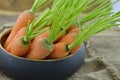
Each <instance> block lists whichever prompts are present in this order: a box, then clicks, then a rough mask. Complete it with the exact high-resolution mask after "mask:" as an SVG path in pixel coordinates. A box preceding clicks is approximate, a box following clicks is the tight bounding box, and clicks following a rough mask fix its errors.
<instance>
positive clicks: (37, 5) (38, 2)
mask: <svg viewBox="0 0 120 80" xmlns="http://www.w3.org/2000/svg"><path fill="white" fill-rule="evenodd" d="M51 1H52V0H35V2H34V4H33V6H32V8H31V9H30V11H31V12H32V13H33V14H34V13H35V12H37V11H38V10H40V9H41V8H43V7H44V6H45V5H46V4H48V3H49V2H51Z"/></svg>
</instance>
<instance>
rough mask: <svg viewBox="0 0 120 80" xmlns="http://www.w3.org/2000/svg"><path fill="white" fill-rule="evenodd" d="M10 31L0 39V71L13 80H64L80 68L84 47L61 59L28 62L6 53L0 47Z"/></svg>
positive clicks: (84, 51) (83, 56)
mask: <svg viewBox="0 0 120 80" xmlns="http://www.w3.org/2000/svg"><path fill="white" fill-rule="evenodd" d="M9 33H10V30H7V31H6V32H4V33H2V34H1V37H0V69H1V70H2V71H3V72H4V73H6V74H7V75H8V76H9V77H12V78H13V79H14V80H65V79H66V78H68V77H70V76H71V75H73V74H74V73H75V72H76V71H77V70H78V69H80V67H81V66H82V64H83V62H84V59H85V53H86V49H85V45H84V44H82V46H81V48H80V49H79V50H78V51H77V52H76V53H74V54H71V55H69V56H67V57H65V58H61V59H51V60H29V59H26V58H22V57H18V56H15V55H12V54H10V53H8V52H7V51H6V50H5V49H4V48H3V47H2V46H3V44H4V42H5V40H6V38H7V37H8V35H9Z"/></svg>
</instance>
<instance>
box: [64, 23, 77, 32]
mask: <svg viewBox="0 0 120 80" xmlns="http://www.w3.org/2000/svg"><path fill="white" fill-rule="evenodd" d="M74 28H76V26H75V25H72V26H70V27H69V28H68V29H67V31H66V32H67V33H69V32H70V31H71V30H73V29H74Z"/></svg>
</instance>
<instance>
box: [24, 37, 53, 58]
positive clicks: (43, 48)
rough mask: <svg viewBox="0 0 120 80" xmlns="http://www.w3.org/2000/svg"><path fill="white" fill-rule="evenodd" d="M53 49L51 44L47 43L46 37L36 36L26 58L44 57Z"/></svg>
mask: <svg viewBox="0 0 120 80" xmlns="http://www.w3.org/2000/svg"><path fill="white" fill-rule="evenodd" d="M52 50H53V45H52V44H48V42H47V39H46V38H44V37H41V38H37V40H36V43H34V45H32V47H31V49H30V52H29V53H28V54H27V56H26V58H29V59H33V60H38V59H44V58H46V57H47V56H48V55H49V54H50V53H51V51H52Z"/></svg>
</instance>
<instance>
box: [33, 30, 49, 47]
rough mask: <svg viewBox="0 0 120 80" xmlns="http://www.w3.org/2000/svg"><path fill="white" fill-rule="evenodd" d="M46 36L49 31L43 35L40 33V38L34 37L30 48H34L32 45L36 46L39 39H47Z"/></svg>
mask: <svg viewBox="0 0 120 80" xmlns="http://www.w3.org/2000/svg"><path fill="white" fill-rule="evenodd" d="M48 35H49V31H46V32H44V33H42V34H41V35H40V36H38V37H36V38H35V39H33V41H32V44H31V47H32V48H33V47H35V46H34V45H35V44H36V41H37V40H38V39H40V38H48Z"/></svg>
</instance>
